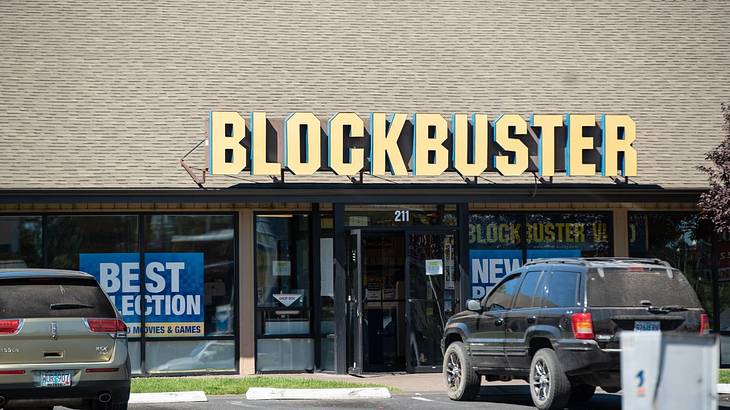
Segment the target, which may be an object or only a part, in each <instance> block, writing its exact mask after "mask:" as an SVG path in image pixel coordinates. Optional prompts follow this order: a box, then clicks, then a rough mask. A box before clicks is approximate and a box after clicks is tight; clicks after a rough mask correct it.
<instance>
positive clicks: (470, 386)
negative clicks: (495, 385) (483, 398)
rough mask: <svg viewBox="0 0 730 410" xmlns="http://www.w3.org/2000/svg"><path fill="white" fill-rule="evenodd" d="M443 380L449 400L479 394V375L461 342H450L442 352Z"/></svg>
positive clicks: (463, 398) (467, 398)
mask: <svg viewBox="0 0 730 410" xmlns="http://www.w3.org/2000/svg"><path fill="white" fill-rule="evenodd" d="M443 372H444V380H445V381H446V388H447V389H448V395H449V398H450V399H451V400H458V401H466V400H473V399H474V398H475V397H476V396H477V394H479V387H480V386H481V376H479V375H478V374H477V372H475V371H474V367H473V366H472V362H471V357H470V356H469V355H468V354H467V352H466V349H464V344H463V343H461V342H454V343H451V344H450V345H449V347H448V349H446V353H445V354H444V367H443Z"/></svg>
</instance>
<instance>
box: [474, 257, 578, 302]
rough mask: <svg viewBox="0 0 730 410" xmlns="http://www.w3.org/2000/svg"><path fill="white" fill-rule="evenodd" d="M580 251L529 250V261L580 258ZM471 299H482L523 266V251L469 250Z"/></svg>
mask: <svg viewBox="0 0 730 410" xmlns="http://www.w3.org/2000/svg"><path fill="white" fill-rule="evenodd" d="M580 256H581V250H580V249H575V248H574V249H528V250H527V260H528V261H531V260H533V259H543V258H579V257H580ZM469 260H470V264H469V276H470V277H471V295H470V298H471V299H481V298H483V297H484V296H485V295H486V294H488V293H489V291H490V290H492V288H493V287H494V285H496V284H497V283H499V281H500V280H502V278H504V276H505V275H507V274H508V273H509V272H511V271H513V270H515V269H518V268H520V267H521V266H522V250H521V249H471V250H469Z"/></svg>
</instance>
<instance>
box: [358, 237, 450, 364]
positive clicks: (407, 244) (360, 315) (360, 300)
mask: <svg viewBox="0 0 730 410" xmlns="http://www.w3.org/2000/svg"><path fill="white" fill-rule="evenodd" d="M346 232H347V237H348V238H349V239H350V241H349V242H348V246H347V252H348V255H347V257H348V258H351V257H352V255H351V254H350V252H353V239H352V238H353V237H354V238H355V240H354V242H355V244H354V245H355V246H356V248H355V249H354V251H355V252H356V258H357V264H356V272H355V276H356V277H353V276H352V272H348V276H349V280H351V281H356V283H358V284H359V286H358V287H357V288H356V289H353V283H352V282H351V283H350V284H349V286H348V292H349V293H348V306H349V317H348V327H349V330H348V332H347V334H348V349H352V350H351V352H352V354H351V355H348V366H347V372H348V373H350V374H357V375H359V374H362V372H363V366H364V362H363V359H364V340H363V338H364V336H365V335H364V334H363V315H364V306H363V303H364V298H363V283H362V281H363V274H362V237H363V235H365V234H377V233H391V234H401V235H403V237H404V240H405V244H404V252H405V255H404V262H403V263H404V265H405V266H404V273H405V278H404V281H405V298H404V299H405V302H406V303H405V323H404V325H405V327H406V335H407V336H406V337H407V338H408V339H407V341H406V343H407V344H408V346H407V347H406V357H405V369H406V371H407V372H409V373H431V372H439V371H441V370H440V369H441V367H440V366H434V367H432V366H415V367H414V366H411V365H410V360H409V354H410V344H409V340H410V339H409V338H410V329H411V314H410V303H411V302H410V298H409V297H408V296H409V295H410V290H411V284H410V261H409V254H408V252H409V249H410V241H411V236H413V235H419V234H436V235H453V237H454V269H455V273H456V275H457V278H458V280H459V281H460V283H461V281H463V280H464V278H463V277H462V276H463V275H460V273H459V262H460V255H459V249H460V248H459V246H461V243H460V240H459V229H458V226H387V227H381V226H373V227H359V228H351V229H347V230H346ZM460 286H461V285H459V286H456V287H455V289H454V291H455V292H456V291H458V292H459V299H458V300H454V309H458V308H459V307H460V305H461V298H462V295H461V288H460ZM353 290H355V292H353ZM353 293H355V294H354V295H353ZM353 299H354V300H353ZM353 309H355V312H356V313H355V315H356V316H355V318H353V316H352V310H353ZM353 319H355V320H353Z"/></svg>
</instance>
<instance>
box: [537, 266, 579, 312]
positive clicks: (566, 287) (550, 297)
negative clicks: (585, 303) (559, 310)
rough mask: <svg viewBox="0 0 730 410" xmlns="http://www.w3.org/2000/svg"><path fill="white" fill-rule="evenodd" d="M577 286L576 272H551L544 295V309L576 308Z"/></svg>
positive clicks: (577, 277) (577, 276)
mask: <svg viewBox="0 0 730 410" xmlns="http://www.w3.org/2000/svg"><path fill="white" fill-rule="evenodd" d="M579 286H580V274H579V273H578V272H553V274H552V276H551V277H550V283H549V284H548V290H547V294H546V295H545V307H570V306H576V305H577V304H578V303H577V302H578V288H579Z"/></svg>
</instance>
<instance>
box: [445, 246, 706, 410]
mask: <svg viewBox="0 0 730 410" xmlns="http://www.w3.org/2000/svg"><path fill="white" fill-rule="evenodd" d="M623 330H627V331H661V332H672V333H674V332H684V333H693V334H705V333H707V332H708V331H709V320H708V317H707V315H706V314H705V313H704V311H703V310H702V308H701V307H700V303H699V301H698V299H697V295H696V294H695V292H694V290H693V289H692V287H691V286H690V284H689V282H688V281H687V279H686V278H685V277H684V275H682V273H681V272H680V271H679V270H677V269H674V268H672V267H671V266H670V265H669V264H668V263H666V262H664V261H661V260H656V259H629V258H625V259H621V258H582V259H543V260H536V261H532V262H529V263H527V264H526V265H525V266H523V267H522V268H520V269H519V270H517V271H515V272H512V273H510V274H508V275H506V276H505V277H504V279H503V280H502V281H501V282H500V283H499V284H498V285H497V286H495V287H494V288H493V289H492V291H491V292H489V294H488V295H487V296H485V297H484V299H482V300H481V301H478V300H469V301H468V302H467V310H465V311H463V312H460V313H458V314H456V315H454V316H452V317H451V318H450V319H449V321H448V322H447V324H446V328H445V330H444V337H443V339H442V342H441V343H442V350H443V351H444V364H443V372H444V377H445V379H446V385H447V387H448V394H449V397H450V398H451V399H452V400H470V399H473V398H474V397H475V396H476V395H477V394H478V393H479V387H480V382H481V376H485V378H486V379H487V381H494V380H510V379H512V378H517V379H524V380H525V381H527V382H528V383H529V384H530V393H531V395H532V400H533V402H534V404H535V406H536V407H537V408H539V409H557V408H563V407H565V406H566V405H567V404H569V403H570V404H579V403H580V402H586V401H588V400H590V399H591V397H592V396H593V393H594V392H595V390H596V386H600V387H601V388H602V389H604V390H606V391H608V392H617V391H619V390H620V389H621V381H620V369H619V362H620V349H619V333H620V332H621V331H623Z"/></svg>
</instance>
